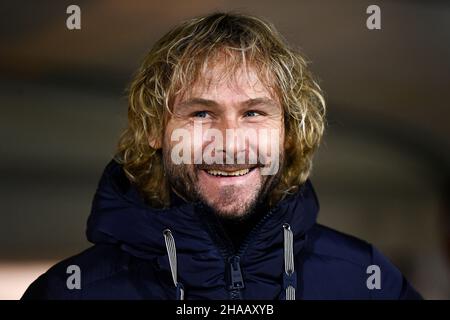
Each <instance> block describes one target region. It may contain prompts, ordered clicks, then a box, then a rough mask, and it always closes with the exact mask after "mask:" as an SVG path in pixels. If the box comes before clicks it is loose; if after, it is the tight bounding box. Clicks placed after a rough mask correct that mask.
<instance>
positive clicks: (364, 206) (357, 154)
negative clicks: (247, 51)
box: [0, 0, 450, 299]
mask: <svg viewBox="0 0 450 320" xmlns="http://www.w3.org/2000/svg"><path fill="white" fill-rule="evenodd" d="M70 4H76V5H78V6H80V8H81V30H73V31H71V30H68V29H67V28H66V19H67V17H68V14H66V8H67V6H69V5H70ZM370 4H377V5H378V6H380V8H381V27H382V28H381V30H368V29H367V28H366V19H367V18H368V14H366V8H367V7H368V6H369V5H370ZM229 10H235V11H240V12H244V13H250V14H254V15H258V16H261V17H263V18H266V19H267V20H269V21H271V22H272V23H274V24H275V25H276V26H277V28H278V29H279V30H280V31H281V32H282V33H283V34H284V36H285V37H286V38H287V39H288V41H289V42H290V43H292V44H293V45H295V46H296V47H298V48H300V49H301V50H302V51H303V52H304V53H305V54H306V55H307V57H308V58H309V60H310V61H311V68H312V70H313V71H314V72H315V74H316V75H317V76H318V78H319V79H320V84H321V86H322V87H323V89H324V90H325V92H326V100H327V102H328V127H327V132H326V136H325V139H324V143H323V145H322V147H321V149H320V150H319V152H318V154H317V157H316V162H315V166H314V171H313V175H312V181H313V183H314V184H315V186H316V189H317V192H318V196H319V201H320V202H321V211H320V215H319V216H320V219H319V220H320V222H321V223H323V224H326V225H328V226H330V227H333V228H336V229H338V230H340V231H343V232H346V233H351V234H353V235H356V236H358V237H361V238H363V239H365V240H367V241H370V242H372V243H373V244H374V245H375V246H377V247H378V248H379V249H380V250H381V251H382V252H384V253H385V254H386V255H387V256H388V257H389V258H390V259H391V260H392V261H393V262H394V263H395V264H396V265H397V266H398V267H399V268H400V269H401V270H402V272H404V273H405V274H406V276H407V277H408V278H409V279H410V281H411V282H412V283H413V285H414V286H415V287H416V288H417V289H418V290H419V291H420V292H421V293H422V294H423V295H424V297H426V298H435V299H448V298H450V280H449V263H450V261H449V260H450V259H449V256H450V254H449V252H450V251H449V248H450V236H449V233H450V219H449V214H450V213H449V210H450V208H449V207H450V205H449V193H450V190H449V189H450V183H449V173H450V170H449V164H450V161H449V159H450V155H449V141H448V140H449V139H448V137H449V136H450V124H449V119H450V105H449V100H450V59H449V58H450V3H449V2H444V1H298V0H296V1H282V2H280V1H267V2H263V1H256V0H255V1H243V0H239V1H237V0H233V1H224V0H222V1H220V0H219V1H181V0H180V1H174V0H165V1H126V2H125V1H81V0H79V1H70V2H69V1H17V0H16V1H8V0H6V1H2V2H1V4H0V39H1V41H0V107H1V116H0V135H1V147H0V152H1V154H0V164H1V165H0V195H1V207H0V213H1V220H0V299H15V298H19V297H20V296H21V294H22V293H23V291H24V290H25V288H26V287H27V286H28V284H29V283H30V282H31V281H32V280H34V278H36V277H37V276H38V275H39V274H40V273H42V272H44V271H45V270H46V269H47V268H48V267H49V266H50V265H51V264H53V263H54V262H56V261H57V260H59V259H62V258H65V257H67V256H70V255H73V254H75V253H78V252H80V251H81V250H83V249H84V248H86V247H87V246H89V243H88V242H87V241H86V239H85V236H84V231H85V223H86V219H87V217H88V215H89V211H90V204H91V201H92V196H93V193H94V191H95V189H96V186H97V182H98V179H99V176H100V174H101V172H102V170H103V168H104V166H105V165H106V164H107V162H108V161H109V160H110V158H111V157H112V155H113V154H114V151H115V146H116V143H117V139H118V136H119V134H120V132H121V130H122V129H123V128H124V127H125V125H126V107H127V102H126V93H125V88H126V86H127V84H128V82H129V81H130V79H131V78H132V75H133V72H134V70H135V69H136V68H137V67H138V66H139V64H140V62H141V60H142V58H143V57H144V55H145V54H146V52H147V51H148V50H149V48H150V47H151V46H152V44H153V43H154V42H155V41H156V40H157V39H158V38H159V37H161V36H162V35H163V34H164V33H165V32H166V31H168V30H169V29H170V28H171V27H172V26H173V25H175V24H177V23H179V22H180V21H181V20H185V19H188V18H191V17H194V16H198V15H202V14H207V13H211V12H213V11H229Z"/></svg>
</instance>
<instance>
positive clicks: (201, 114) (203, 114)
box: [192, 111, 208, 118]
mask: <svg viewBox="0 0 450 320" xmlns="http://www.w3.org/2000/svg"><path fill="white" fill-rule="evenodd" d="M192 116H193V117H196V118H206V117H207V116H208V112H206V111H197V112H194V113H193V114H192Z"/></svg>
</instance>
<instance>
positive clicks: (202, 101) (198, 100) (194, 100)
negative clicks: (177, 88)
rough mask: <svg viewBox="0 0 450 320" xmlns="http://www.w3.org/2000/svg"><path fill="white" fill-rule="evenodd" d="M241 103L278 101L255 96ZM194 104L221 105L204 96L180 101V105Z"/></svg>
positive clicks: (253, 105) (248, 105)
mask: <svg viewBox="0 0 450 320" xmlns="http://www.w3.org/2000/svg"><path fill="white" fill-rule="evenodd" d="M240 104H241V105H244V106H246V107H256V106H258V105H262V104H266V105H273V106H275V105H276V103H275V101H273V100H272V99H269V98H253V99H248V100H245V101H243V102H241V103H240ZM194 105H202V106H205V107H217V106H219V105H220V103H218V102H216V101H215V100H210V99H203V98H191V99H188V100H186V101H183V102H181V103H180V106H186V107H190V106H194Z"/></svg>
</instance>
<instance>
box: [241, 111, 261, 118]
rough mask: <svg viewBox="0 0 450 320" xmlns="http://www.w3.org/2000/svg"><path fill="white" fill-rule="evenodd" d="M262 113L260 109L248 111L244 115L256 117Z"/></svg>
mask: <svg viewBox="0 0 450 320" xmlns="http://www.w3.org/2000/svg"><path fill="white" fill-rule="evenodd" d="M260 115H261V113H259V112H258V111H253V110H250V111H246V112H245V113H244V117H256V116H260Z"/></svg>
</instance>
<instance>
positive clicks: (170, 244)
mask: <svg viewBox="0 0 450 320" xmlns="http://www.w3.org/2000/svg"><path fill="white" fill-rule="evenodd" d="M283 230H284V274H283V288H284V290H285V299H286V300H295V290H296V288H297V273H296V272H295V266H294V235H293V232H292V230H291V226H290V225H289V224H288V223H285V224H283ZM163 234H164V240H165V242H166V249H167V255H168V257H169V265H170V271H171V273H172V279H173V283H174V285H175V287H176V288H177V300H184V287H183V285H182V284H181V282H178V280H177V249H176V246H175V239H174V238H173V235H172V232H171V231H170V230H169V229H165V230H164V232H163Z"/></svg>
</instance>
